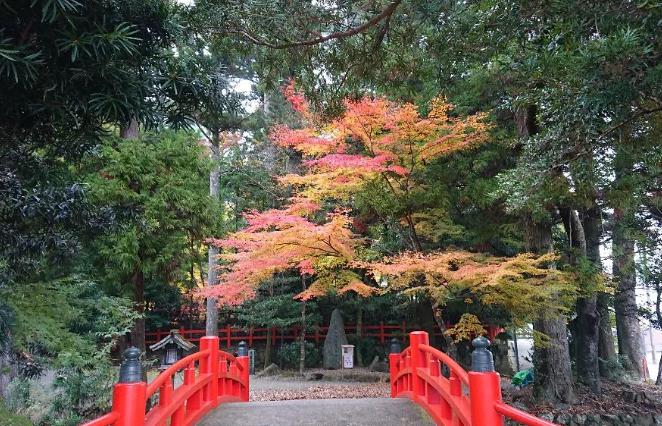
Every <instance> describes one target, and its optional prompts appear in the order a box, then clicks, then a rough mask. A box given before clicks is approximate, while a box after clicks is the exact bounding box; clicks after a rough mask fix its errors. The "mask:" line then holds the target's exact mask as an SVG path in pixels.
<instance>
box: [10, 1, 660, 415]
mask: <svg viewBox="0 0 662 426" xmlns="http://www.w3.org/2000/svg"><path fill="white" fill-rule="evenodd" d="M661 22H662V4H660V3H659V2H654V1H653V2H651V1H644V2H638V3H635V2H610V1H607V2H600V3H597V2H595V3H588V4H587V3H584V2H575V1H570V0H559V1H554V2H538V1H522V2H508V1H500V0H486V1H476V2H464V1H462V2H455V1H432V2H431V1H418V0H395V1H377V0H372V1H369V0H366V1H359V2H356V1H342V0H340V1H331V2H271V1H261V0H252V1H241V2H238V1H237V2H235V1H212V0H199V1H196V2H195V3H193V4H181V3H175V2H171V1H165V0H150V1H135V0H114V1H108V0H93V1H87V2H78V1H76V0H35V1H33V2H24V1H18V0H16V1H12V0H5V1H0V101H1V104H0V141H1V142H2V145H1V146H0V169H1V170H0V193H1V196H0V212H1V213H0V214H1V220H0V239H1V241H2V244H1V246H0V250H2V256H1V258H0V329H1V330H2V333H0V348H1V349H2V351H1V355H0V357H1V358H0V390H2V394H3V398H2V404H3V405H6V406H7V407H8V408H9V409H10V410H11V411H14V412H20V413H22V414H29V415H30V416H31V417H32V418H33V419H35V418H38V421H39V422H42V423H44V424H77V423H78V422H80V421H81V420H82V419H85V418H89V417H92V416H94V415H95V414H97V413H98V412H100V411H102V410H104V409H105V408H106V407H107V404H108V400H109V396H110V386H111V385H112V383H113V381H114V373H115V370H114V367H113V359H112V354H114V353H115V354H116V352H113V351H117V350H118V348H120V347H121V346H122V345H126V344H134V345H137V346H138V347H140V348H141V349H144V348H145V344H144V335H145V331H146V329H156V328H163V327H168V326H171V325H173V324H177V325H181V324H184V323H186V322H187V321H188V322H195V321H203V320H206V328H207V332H208V333H215V332H217V327H218V323H219V321H220V322H222V323H227V322H230V321H232V322H234V323H236V324H239V325H242V326H251V325H266V326H287V325H290V324H299V323H301V322H304V323H305V324H306V325H307V326H314V325H315V324H321V323H323V322H324V321H325V320H326V319H327V318H328V316H329V313H330V311H331V309H333V308H334V307H340V308H341V309H342V310H343V311H344V312H345V314H346V315H347V317H348V318H350V319H351V321H352V322H354V319H356V320H357V321H359V318H361V319H360V321H377V320H387V321H396V322H397V321H400V320H402V319H404V318H406V319H408V320H412V321H413V322H415V323H418V324H420V325H421V327H432V328H434V327H438V328H441V329H442V330H443V331H447V330H446V328H447V324H456V327H455V328H453V329H452V330H451V332H450V333H447V334H444V335H443V336H444V337H443V338H441V339H440V341H438V342H436V344H437V345H439V346H440V347H442V348H443V349H444V350H446V351H449V352H450V353H452V354H454V356H457V357H459V358H462V353H463V349H462V347H463V345H466V339H467V338H468V336H470V335H472V334H474V333H476V332H480V331H481V329H482V327H483V326H485V325H488V324H490V325H499V326H505V327H507V328H514V327H520V326H522V325H524V324H532V326H533V330H534V340H535V343H536V349H535V352H534V365H535V372H536V375H535V377H536V383H535V389H536V394H537V396H538V397H540V398H542V399H544V400H546V401H549V402H551V403H567V402H573V401H574V400H575V389H576V387H577V386H587V387H588V388H589V389H591V390H592V391H593V392H596V393H598V392H599V391H600V386H601V384H602V382H603V381H605V380H607V381H612V380H634V381H640V380H643V379H644V376H645V371H644V369H643V366H642V363H641V360H642V358H643V353H642V347H643V345H642V336H641V333H640V325H639V320H640V319H645V320H647V321H650V322H651V323H652V324H654V325H655V326H656V327H660V324H661V323H662V314H661V309H660V305H661V298H662V256H661V253H660V247H661V246H660V238H661V235H660V229H661V228H660V221H661V220H662V210H661V208H662V207H661V203H662V189H661V188H660V185H661V174H660V168H661V165H662V149H661V147H660V145H661V144H660V132H661V125H662V121H661V120H662V68H661V67H662V66H661V65H660V63H661V61H660V56H661V55H662V49H661V48H660V37H659V34H660V33H661V32H660V25H661ZM247 81H248V82H250V83H251V84H250V86H251V90H250V91H245V90H238V86H241V85H245V82H247ZM323 246H326V247H323ZM637 286H640V287H647V288H649V289H651V290H652V291H653V294H654V295H655V296H656V297H654V298H653V303H651V304H649V305H646V304H642V303H638V302H637V298H636V294H635V288H636V287H637ZM205 288H206V290H204V289H205ZM200 289H203V291H202V292H201V291H200ZM205 296H207V297H206V301H205ZM247 296H251V297H247ZM297 296H298V297H297ZM219 304H220V306H221V309H220V310H219V309H217V306H219ZM384 312H389V313H388V315H384ZM612 328H615V329H616V331H617V333H616V339H614V336H613V333H612ZM614 340H616V341H614ZM301 347H302V348H304V349H305V344H302V346H301ZM296 349H297V348H296V347H295V348H294V349H292V350H291V351H293V352H294V353H295V355H293V356H294V358H296V359H297V361H300V359H301V358H300V357H299V358H297V357H296V354H297V353H296ZM362 350H364V351H366V352H365V353H366V354H367V353H369V351H368V349H365V348H363V349H362ZM304 355H305V351H304ZM309 359H310V358H309ZM550 366H554V367H555V368H550ZM44 374H54V380H53V381H52V392H51V393H52V395H54V399H53V400H52V401H51V402H50V403H49V404H48V406H46V407H43V406H42V407H38V406H35V404H33V402H34V395H31V388H30V380H31V379H34V378H37V377H40V376H43V375H44ZM661 381H662V380H661V378H660V377H659V375H658V377H657V383H658V384H660V382H661ZM2 410H4V408H2Z"/></svg>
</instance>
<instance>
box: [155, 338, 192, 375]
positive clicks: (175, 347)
mask: <svg viewBox="0 0 662 426" xmlns="http://www.w3.org/2000/svg"><path fill="white" fill-rule="evenodd" d="M149 349H150V350H151V351H152V352H156V353H157V354H158V355H159V359H160V360H161V367H160V368H161V369H166V368H168V367H170V366H171V365H172V364H174V363H176V362H177V361H179V360H180V359H182V358H183V357H184V356H186V355H188V354H189V353H190V352H193V351H194V350H195V345H194V344H193V343H191V342H189V341H188V340H186V339H185V338H184V337H183V336H182V335H181V334H179V330H176V329H173V330H170V334H168V335H167V336H166V337H164V338H163V339H161V340H160V341H158V342H156V343H154V344H153V345H150V347H149Z"/></svg>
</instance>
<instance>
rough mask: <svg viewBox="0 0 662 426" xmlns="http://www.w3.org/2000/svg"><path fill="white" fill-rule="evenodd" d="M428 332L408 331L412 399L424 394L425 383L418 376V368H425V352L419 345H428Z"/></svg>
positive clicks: (426, 362)
mask: <svg viewBox="0 0 662 426" xmlns="http://www.w3.org/2000/svg"><path fill="white" fill-rule="evenodd" d="M429 344H430V340H429V337H428V333H427V332H425V331H412V332H411V333H409V346H410V347H411V352H410V353H411V375H412V382H411V383H412V389H411V391H412V393H413V396H414V400H416V399H418V398H421V397H424V396H425V383H424V382H423V380H422V379H421V378H420V377H419V376H418V369H419V368H427V366H428V365H427V364H428V361H427V356H426V353H425V352H423V351H421V349H420V346H421V345H429Z"/></svg>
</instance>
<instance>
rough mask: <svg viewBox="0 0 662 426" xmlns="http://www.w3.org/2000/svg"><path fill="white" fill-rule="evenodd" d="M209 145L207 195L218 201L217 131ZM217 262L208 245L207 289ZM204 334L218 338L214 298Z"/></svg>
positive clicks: (209, 301)
mask: <svg viewBox="0 0 662 426" xmlns="http://www.w3.org/2000/svg"><path fill="white" fill-rule="evenodd" d="M211 145H212V146H211V160H212V162H213V168H212V170H211V172H210V173H209V195H210V196H211V197H212V198H214V199H218V197H219V195H220V185H221V183H220V177H221V147H220V135H219V132H218V131H214V132H213V133H212V138H211ZM217 261H218V249H217V248H216V247H215V246H213V245H211V244H210V245H209V257H208V260H207V287H212V286H215V285H217V284H218V269H217V268H218V265H217ZM205 332H206V335H207V336H218V306H217V303H216V298H215V297H208V298H207V312H206V319H205Z"/></svg>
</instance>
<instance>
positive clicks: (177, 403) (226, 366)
mask: <svg viewBox="0 0 662 426" xmlns="http://www.w3.org/2000/svg"><path fill="white" fill-rule="evenodd" d="M180 371H183V382H182V383H181V384H179V385H178V386H176V387H175V385H174V383H175V377H176V375H177V373H178V372H180ZM157 393H158V396H159V398H158V403H157V404H155V405H154V406H153V407H152V408H150V409H149V410H147V401H148V400H149V398H150V397H152V396H153V395H156V394H157ZM248 393H249V376H248V357H247V356H239V357H234V356H232V355H231V354H229V353H226V352H223V351H221V350H220V349H219V338H218V336H206V337H203V338H201V339H200V351H199V352H196V353H194V354H191V355H189V356H187V357H185V358H183V359H181V360H179V361H177V362H176V363H175V364H173V365H171V366H170V367H168V369H166V370H165V371H163V372H162V373H161V374H159V375H158V376H157V377H156V379H154V381H152V382H151V383H150V384H149V385H147V383H144V382H136V383H118V384H116V385H115V387H114V389H113V407H112V411H111V412H110V413H108V414H106V415H104V416H102V417H99V418H98V419H95V420H92V421H90V422H87V423H85V424H84V425H83V426H159V425H166V424H167V425H170V426H189V425H194V424H196V423H197V422H198V421H199V420H200V419H201V418H202V417H203V416H204V415H205V414H207V413H208V412H209V411H211V410H213V409H214V408H216V407H217V406H218V405H219V404H221V403H223V402H231V401H237V402H238V401H248Z"/></svg>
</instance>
